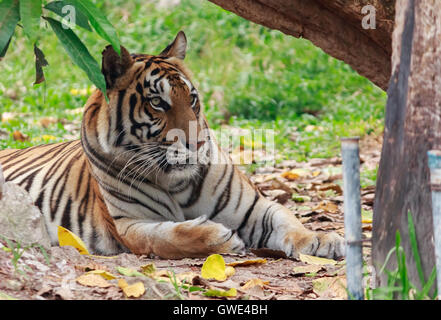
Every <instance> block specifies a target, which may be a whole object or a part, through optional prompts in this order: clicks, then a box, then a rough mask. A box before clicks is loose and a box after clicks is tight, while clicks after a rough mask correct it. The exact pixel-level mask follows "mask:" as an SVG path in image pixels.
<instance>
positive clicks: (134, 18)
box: [0, 0, 386, 160]
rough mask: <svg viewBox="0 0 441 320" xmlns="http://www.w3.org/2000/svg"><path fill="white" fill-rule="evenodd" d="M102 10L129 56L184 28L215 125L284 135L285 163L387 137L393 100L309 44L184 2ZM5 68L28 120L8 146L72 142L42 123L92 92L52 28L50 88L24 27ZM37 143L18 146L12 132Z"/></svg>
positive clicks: (94, 44) (0, 102) (6, 87)
mask: <svg viewBox="0 0 441 320" xmlns="http://www.w3.org/2000/svg"><path fill="white" fill-rule="evenodd" d="M101 9H102V10H104V12H105V13H106V14H107V16H108V18H109V20H110V21H111V22H112V23H113V24H114V26H115V27H116V29H117V30H118V33H119V36H120V40H121V43H122V44H123V45H124V46H125V47H126V48H127V49H128V50H129V51H130V52H142V53H152V54H156V53H159V52H160V51H161V50H162V49H163V48H164V47H165V46H166V45H167V44H168V43H169V42H170V41H171V40H172V39H173V38H174V36H175V35H176V33H177V32H178V31H179V30H181V29H182V30H184V31H185V33H186V35H187V38H188V40H189V49H188V52H187V58H186V62H187V65H188V67H189V68H190V70H192V72H193V74H194V79H193V80H194V82H195V84H196V86H197V87H198V89H199V92H200V94H201V97H202V100H203V101H204V102H205V113H206V115H207V117H208V120H209V122H210V125H211V126H212V127H213V128H219V127H220V126H221V125H222V124H225V123H227V124H229V125H231V126H240V127H244V128H256V127H258V128H267V129H274V130H275V132H276V134H277V135H276V137H275V143H276V148H277V150H278V151H279V152H280V154H281V158H280V159H281V160H283V159H296V160H307V159H308V158H310V157H331V156H335V155H338V153H339V148H340V142H339V137H343V136H353V135H358V136H364V135H366V134H369V133H371V132H374V133H377V134H378V133H379V132H381V130H382V128H383V116H384V106H385V101H386V94H385V93H384V92H383V91H382V90H380V89H379V88H377V87H375V86H374V85H373V84H371V83H370V82H369V81H368V80H366V79H365V78H363V77H361V76H359V75H358V74H357V73H356V72H354V71H353V70H352V69H351V68H350V67H349V66H347V65H346V64H344V63H343V62H341V61H337V60H336V59H333V58H332V57H330V56H328V55H327V54H325V53H324V52H323V51H322V50H320V49H318V48H316V47H314V46H313V45H312V44H311V43H310V42H308V41H306V40H300V39H295V38H293V37H290V36H287V35H284V34H282V33H280V32H278V31H275V30H269V29H267V28H264V27H262V26H260V25H256V24H253V23H251V22H249V21H246V20H244V19H242V18H240V17H238V16H236V15H234V14H232V13H229V12H227V11H225V10H223V9H221V8H220V7H217V6H216V5H214V4H212V3H210V2H208V1H203V0H182V1H181V3H180V4H179V5H178V6H176V7H171V8H168V9H167V8H166V9H160V8H157V6H156V5H155V4H154V2H153V1H141V0H136V1H130V2H127V1H122V0H116V1H106V3H105V4H101ZM75 32H76V33H77V34H78V35H79V36H80V38H81V39H82V40H83V41H84V42H85V43H86V45H87V47H88V48H89V50H90V52H91V54H92V55H93V56H94V57H95V58H96V59H97V60H100V55H101V51H102V50H103V48H104V47H105V45H106V43H105V42H104V41H103V40H102V39H101V38H99V37H98V36H97V35H96V34H93V33H88V32H86V31H84V30H81V29H78V28H77V29H75ZM16 35H18V37H15V38H14V39H13V41H12V43H11V46H10V50H9V52H8V53H7V55H6V57H5V59H4V60H3V61H1V62H0V71H1V73H2V78H1V79H0V113H1V112H17V113H21V114H24V115H20V116H19V117H16V118H14V119H13V120H12V121H8V122H2V123H1V124H0V128H2V129H4V130H6V131H7V132H9V133H10V134H11V136H10V138H9V139H5V140H0V148H8V147H11V148H23V147H27V146H31V145H34V144H39V143H43V142H46V141H45V139H41V137H42V136H43V135H50V136H54V137H55V138H52V139H51V142H54V141H63V140H65V139H66V138H65V136H66V134H69V130H68V129H66V128H65V125H63V124H61V123H58V124H53V125H50V126H49V127H48V128H42V127H41V126H40V125H39V124H38V120H39V118H41V117H47V116H53V117H57V118H60V119H67V121H68V122H69V121H73V120H78V119H79V118H80V116H73V115H71V114H69V113H68V112H67V110H69V109H75V108H79V107H81V106H82V105H83V104H84V103H85V101H86V99H87V95H81V94H72V93H71V90H72V89H84V88H90V86H91V83H90V82H89V81H88V80H87V77H86V75H85V74H84V73H83V72H82V71H81V70H80V69H79V68H78V67H76V66H73V64H72V63H71V62H70V60H69V59H68V57H67V54H66V53H65V52H64V51H63V49H62V46H61V45H60V44H59V43H58V42H57V41H58V40H57V39H56V38H55V36H54V35H53V34H52V32H51V31H50V29H47V30H45V31H43V32H42V33H41V39H40V45H39V46H40V48H41V49H42V50H43V51H44V53H45V55H46V59H47V60H48V62H49V66H48V67H46V68H45V76H46V80H47V81H46V83H45V84H41V85H37V86H33V85H32V83H33V81H34V77H35V75H34V73H35V71H34V60H33V50H32V46H31V45H30V43H28V42H27V41H26V39H25V38H24V36H23V33H22V30H21V29H20V28H17V30H16ZM15 130H19V131H20V132H22V133H24V134H27V135H28V136H29V137H30V139H29V141H25V142H19V141H14V140H13V139H12V132H13V131H15Z"/></svg>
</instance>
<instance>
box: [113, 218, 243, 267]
mask: <svg viewBox="0 0 441 320" xmlns="http://www.w3.org/2000/svg"><path fill="white" fill-rule="evenodd" d="M115 225H116V228H117V230H118V233H119V234H120V236H121V238H122V239H123V241H124V244H125V245H126V246H127V247H128V248H129V249H130V250H131V251H132V252H133V253H135V254H151V253H153V254H155V255H157V256H160V257H162V258H166V259H180V258H185V257H204V256H208V255H210V254H212V253H241V252H243V251H244V248H245V245H244V243H243V241H242V240H241V239H240V238H239V237H238V235H237V233H236V232H234V231H232V230H230V229H228V228H226V227H225V226H223V225H222V224H220V223H215V222H212V221H209V220H208V219H207V218H206V217H205V216H202V217H199V218H197V219H193V220H187V221H184V222H172V221H163V222H151V221H146V220H140V219H132V218H121V219H116V220H115Z"/></svg>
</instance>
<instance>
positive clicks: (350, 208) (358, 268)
mask: <svg viewBox="0 0 441 320" xmlns="http://www.w3.org/2000/svg"><path fill="white" fill-rule="evenodd" d="M358 141H359V138H342V139H341V154H342V161H343V196H344V216H345V217H344V220H345V240H346V281H347V289H348V299H351V300H363V299H364V291H363V247H362V245H363V243H362V239H361V236H362V229H361V196H360V156H359V147H358Z"/></svg>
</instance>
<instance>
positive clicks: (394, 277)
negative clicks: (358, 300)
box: [366, 211, 437, 300]
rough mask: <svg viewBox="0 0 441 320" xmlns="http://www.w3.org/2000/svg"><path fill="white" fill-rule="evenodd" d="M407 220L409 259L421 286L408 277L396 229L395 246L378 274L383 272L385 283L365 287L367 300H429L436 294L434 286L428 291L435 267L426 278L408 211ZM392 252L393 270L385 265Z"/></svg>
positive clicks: (404, 255) (410, 215)
mask: <svg viewBox="0 0 441 320" xmlns="http://www.w3.org/2000/svg"><path fill="white" fill-rule="evenodd" d="M407 220H408V232H409V241H410V245H411V249H412V250H411V251H412V258H411V259H410V260H411V261H412V262H414V263H415V266H416V270H417V272H418V277H419V280H420V284H421V288H418V287H417V286H416V285H415V284H413V283H412V282H411V281H410V279H409V274H408V266H407V264H406V254H405V251H404V249H403V247H402V246H401V235H400V232H399V231H398V230H397V232H396V240H395V247H394V248H392V249H391V250H390V251H389V253H388V255H387V257H386V259H385V262H384V264H383V266H382V267H381V268H380V274H381V273H383V272H384V273H385V274H386V276H387V285H385V286H383V287H378V288H370V287H369V288H367V290H366V298H367V299H368V300H374V299H377V300H394V299H399V300H430V299H435V298H436V296H437V290H436V288H435V290H434V292H433V293H432V294H431V293H430V291H431V290H432V289H433V288H434V284H435V280H436V267H435V266H434V267H433V269H432V272H431V274H430V276H429V278H428V279H427V280H426V279H425V277H424V272H423V267H422V264H421V258H420V254H419V250H418V242H417V239H416V230H415V224H414V222H413V218H412V214H411V212H410V211H409V212H408V213H407ZM394 253H395V259H396V260H395V264H396V266H397V267H396V269H394V270H388V269H386V268H385V267H386V265H387V264H388V263H389V260H390V259H391V258H392V257H393V254H394ZM435 287H436V285H435Z"/></svg>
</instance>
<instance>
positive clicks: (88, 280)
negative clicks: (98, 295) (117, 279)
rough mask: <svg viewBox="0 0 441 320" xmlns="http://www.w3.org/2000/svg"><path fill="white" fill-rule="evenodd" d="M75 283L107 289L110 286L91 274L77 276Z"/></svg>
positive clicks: (105, 281) (98, 276) (101, 278)
mask: <svg viewBox="0 0 441 320" xmlns="http://www.w3.org/2000/svg"><path fill="white" fill-rule="evenodd" d="M76 281H77V282H78V283H79V284H82V285H83V286H88V287H99V288H108V287H111V286H112V284H111V283H110V282H108V281H107V280H106V279H104V278H103V277H102V276H100V275H97V274H93V273H86V274H83V275H81V276H79V277H78V278H77V279H76Z"/></svg>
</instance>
